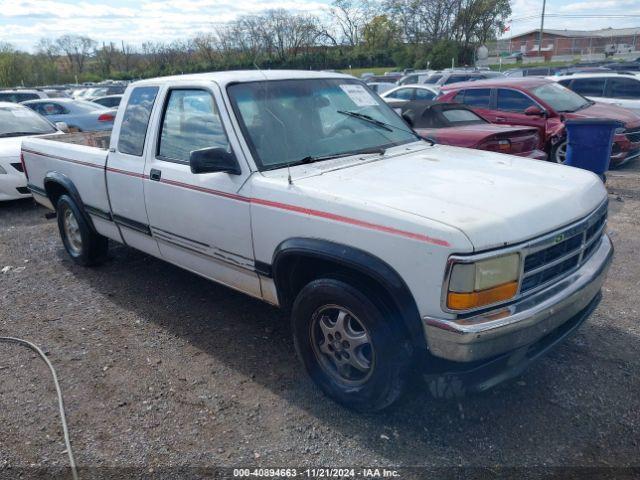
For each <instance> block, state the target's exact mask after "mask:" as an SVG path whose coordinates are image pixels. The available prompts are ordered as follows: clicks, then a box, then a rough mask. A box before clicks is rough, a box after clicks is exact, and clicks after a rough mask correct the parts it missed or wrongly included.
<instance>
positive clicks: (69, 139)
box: [40, 130, 111, 150]
mask: <svg viewBox="0 0 640 480" xmlns="http://www.w3.org/2000/svg"><path fill="white" fill-rule="evenodd" d="M40 138H45V139H47V140H53V141H56V142H62V143H71V144H73V145H85V146H87V147H94V148H99V149H100V150H107V149H108V148H109V142H110V141H111V130H105V131H102V132H77V133H65V134H64V135H47V136H43V137H40Z"/></svg>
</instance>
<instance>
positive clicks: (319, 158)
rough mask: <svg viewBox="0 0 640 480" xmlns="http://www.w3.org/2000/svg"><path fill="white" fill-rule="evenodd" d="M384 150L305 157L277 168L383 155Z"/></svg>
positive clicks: (366, 149) (375, 149)
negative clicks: (344, 158) (375, 154)
mask: <svg viewBox="0 0 640 480" xmlns="http://www.w3.org/2000/svg"><path fill="white" fill-rule="evenodd" d="M385 151H386V150H385V149H384V148H363V149H362V150H356V151H354V152H344V153H336V154H333V155H317V156H314V155H307V156H306V157H304V158H301V159H300V160H294V161H293V162H289V163H287V164H286V165H281V164H280V165H278V167H277V168H282V167H283V166H289V167H293V166H295V165H307V164H309V163H315V162H322V161H323V160H333V159H335V158H343V157H352V156H354V155H368V154H374V153H377V154H378V155H384V153H385Z"/></svg>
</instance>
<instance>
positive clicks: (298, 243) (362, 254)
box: [271, 238, 426, 349]
mask: <svg viewBox="0 0 640 480" xmlns="http://www.w3.org/2000/svg"><path fill="white" fill-rule="evenodd" d="M292 256H303V257H311V258H314V259H319V260H327V261H331V262H333V263H337V264H340V265H341V266H344V267H346V268H349V269H353V270H355V271H357V272H359V273H360V274H363V275H365V276H367V277H369V278H371V279H373V280H374V281H376V282H377V283H378V284H380V285H381V286H382V288H384V289H385V291H386V292H387V293H388V295H389V296H390V297H391V299H392V301H393V302H394V304H395V307H396V308H397V309H398V310H399V312H400V314H401V317H402V321H403V323H404V326H405V328H406V329H407V331H408V332H409V334H410V336H411V341H412V343H414V344H416V345H419V346H421V347H422V348H423V349H426V342H425V339H424V329H423V327H422V322H421V319H420V314H419V312H418V307H417V305H416V302H415V300H414V298H413V295H412V294H411V291H410V290H409V287H408V286H407V284H406V283H405V281H404V280H403V279H402V277H401V276H400V274H399V273H398V272H396V270H395V269H394V268H393V267H391V266H390V265H389V264H388V263H386V262H385V261H384V260H382V259H380V258H378V257H376V256H375V255H372V254H370V253H368V252H366V251H364V250H360V249H359V248H355V247H351V246H349V245H343V244H340V243H335V242H331V241H328V240H321V239H316V238H290V239H288V240H285V241H283V242H282V243H280V244H279V245H278V246H277V248H276V250H275V252H274V254H273V261H272V264H271V273H272V276H273V280H274V283H275V286H276V291H277V292H278V300H279V301H280V305H282V306H287V305H290V304H291V303H292V302H293V300H294V299H291V298H287V297H286V293H285V292H286V290H287V289H286V282H287V272H286V271H284V270H285V269H283V268H282V267H283V265H284V264H285V262H284V260H286V259H287V258H290V257H292Z"/></svg>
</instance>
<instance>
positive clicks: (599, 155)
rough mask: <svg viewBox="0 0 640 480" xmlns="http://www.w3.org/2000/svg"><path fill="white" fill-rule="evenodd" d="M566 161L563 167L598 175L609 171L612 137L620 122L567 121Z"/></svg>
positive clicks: (589, 119)
mask: <svg viewBox="0 0 640 480" xmlns="http://www.w3.org/2000/svg"><path fill="white" fill-rule="evenodd" d="M565 126H566V128H567V159H566V161H565V163H564V164H565V165H570V166H572V167H577V168H582V169H584V170H590V171H592V172H593V173H595V174H597V175H600V177H601V178H602V179H603V180H604V173H605V172H606V171H607V170H608V169H609V160H610V159H611V146H612V145H613V135H614V133H615V131H616V129H617V128H620V127H624V124H623V123H622V122H619V121H617V120H609V119H607V118H600V119H598V118H585V119H577V120H567V121H566V122H565Z"/></svg>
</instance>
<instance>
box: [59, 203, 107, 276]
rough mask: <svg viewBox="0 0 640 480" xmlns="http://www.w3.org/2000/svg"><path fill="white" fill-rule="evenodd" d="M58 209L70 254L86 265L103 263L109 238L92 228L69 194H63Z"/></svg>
mask: <svg viewBox="0 0 640 480" xmlns="http://www.w3.org/2000/svg"><path fill="white" fill-rule="evenodd" d="M56 211H57V213H58V229H59V230H60V237H61V238H62V243H63V245H64V248H65V250H66V251H67V253H68V254H69V256H70V257H71V258H72V259H73V260H74V261H75V262H76V263H78V264H80V265H84V266H89V265H98V264H100V263H102V262H103V261H104V260H105V259H106V257H107V250H108V247H109V245H108V240H107V238H106V237H103V236H102V235H99V234H97V233H95V232H93V231H92V230H91V228H90V226H89V224H88V223H87V221H86V219H85V217H84V216H83V215H82V212H81V211H80V208H79V207H78V205H77V204H76V202H75V201H74V200H73V199H72V198H71V197H70V196H69V195H62V196H61V197H60V198H59V199H58V202H57V204H56Z"/></svg>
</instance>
